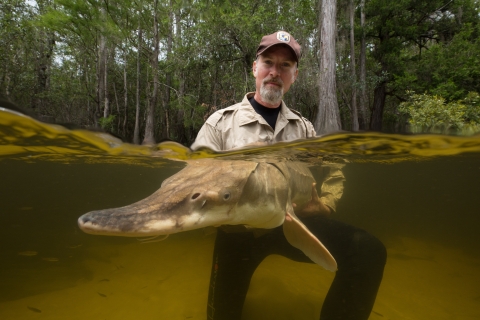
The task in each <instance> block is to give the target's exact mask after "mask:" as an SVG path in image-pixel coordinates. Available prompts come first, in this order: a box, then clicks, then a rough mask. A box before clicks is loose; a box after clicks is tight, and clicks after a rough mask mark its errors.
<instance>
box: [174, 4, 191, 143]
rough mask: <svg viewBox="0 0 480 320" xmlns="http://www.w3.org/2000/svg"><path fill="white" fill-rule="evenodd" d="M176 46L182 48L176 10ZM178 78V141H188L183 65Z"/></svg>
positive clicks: (180, 24) (180, 29) (179, 23)
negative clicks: (185, 119)
mask: <svg viewBox="0 0 480 320" xmlns="http://www.w3.org/2000/svg"><path fill="white" fill-rule="evenodd" d="M175 32H176V34H175V48H181V46H182V23H181V16H180V12H179V11H176V12H175ZM177 78H178V79H179V88H178V110H177V118H176V125H175V128H176V137H177V141H178V142H181V143H182V142H183V143H185V142H187V140H188V139H187V138H186V137H187V135H186V134H185V125H184V116H185V111H184V108H185V106H184V95H185V71H184V70H183V66H182V67H181V68H178V69H177Z"/></svg>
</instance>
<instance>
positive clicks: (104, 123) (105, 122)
mask: <svg viewBox="0 0 480 320" xmlns="http://www.w3.org/2000/svg"><path fill="white" fill-rule="evenodd" d="M115 118H116V116H115V115H113V114H111V115H109V116H108V117H106V118H100V119H99V120H98V122H99V124H100V126H101V127H102V128H103V129H104V130H106V131H109V132H113V131H115Z"/></svg>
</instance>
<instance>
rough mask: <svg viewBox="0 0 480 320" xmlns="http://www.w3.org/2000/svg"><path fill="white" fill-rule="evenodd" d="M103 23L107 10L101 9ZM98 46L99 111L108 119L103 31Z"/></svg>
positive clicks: (105, 49) (105, 53)
mask: <svg viewBox="0 0 480 320" xmlns="http://www.w3.org/2000/svg"><path fill="white" fill-rule="evenodd" d="M100 14H101V17H102V21H103V20H104V17H105V15H106V14H105V8H101V9H100ZM102 29H103V28H102ZM99 37H100V39H99V45H98V110H101V109H102V105H103V117H104V118H106V117H108V115H109V114H110V110H109V105H108V96H107V48H106V39H105V35H104V34H103V30H102V31H101V32H100V36H99Z"/></svg>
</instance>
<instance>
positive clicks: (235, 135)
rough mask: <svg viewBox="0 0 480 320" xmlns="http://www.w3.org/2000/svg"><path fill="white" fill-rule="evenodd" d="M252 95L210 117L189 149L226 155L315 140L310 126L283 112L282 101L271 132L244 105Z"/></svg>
mask: <svg viewBox="0 0 480 320" xmlns="http://www.w3.org/2000/svg"><path fill="white" fill-rule="evenodd" d="M253 95H254V92H250V93H247V94H246V95H245V97H244V98H243V100H242V102H240V103H237V104H235V105H233V106H230V107H228V108H225V109H222V110H218V111H217V112H215V113H214V114H212V115H211V116H210V117H209V118H208V119H207V121H206V122H205V124H204V125H203V127H202V128H201V129H200V131H199V132H198V135H197V139H196V140H195V142H194V143H193V145H192V147H191V148H192V149H194V150H196V149H198V148H200V147H207V148H210V149H212V150H214V151H226V150H231V149H236V148H241V147H244V146H246V145H248V144H252V143H255V142H263V143H266V144H273V143H276V142H280V141H292V140H297V139H305V138H312V137H315V136H316V133H315V129H314V128H313V125H312V123H311V122H310V121H308V120H307V119H305V118H303V117H302V116H301V115H300V113H298V112H296V111H292V110H290V109H289V108H287V106H286V105H285V103H284V102H283V101H282V106H281V107H280V108H281V109H280V113H279V114H278V119H277V123H276V124H275V131H273V129H272V127H270V125H269V124H268V123H267V121H265V119H264V118H263V117H262V116H261V115H259V114H258V113H257V112H256V111H255V109H253V107H252V105H251V104H250V102H249V101H248V98H251V97H252V96H253Z"/></svg>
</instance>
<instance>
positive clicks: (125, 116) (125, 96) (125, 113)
mask: <svg viewBox="0 0 480 320" xmlns="http://www.w3.org/2000/svg"><path fill="white" fill-rule="evenodd" d="M123 91H124V102H125V107H124V109H123V128H122V132H123V138H125V137H126V136H127V130H126V127H127V114H128V113H127V109H128V83H127V49H125V64H124V66H123Z"/></svg>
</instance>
